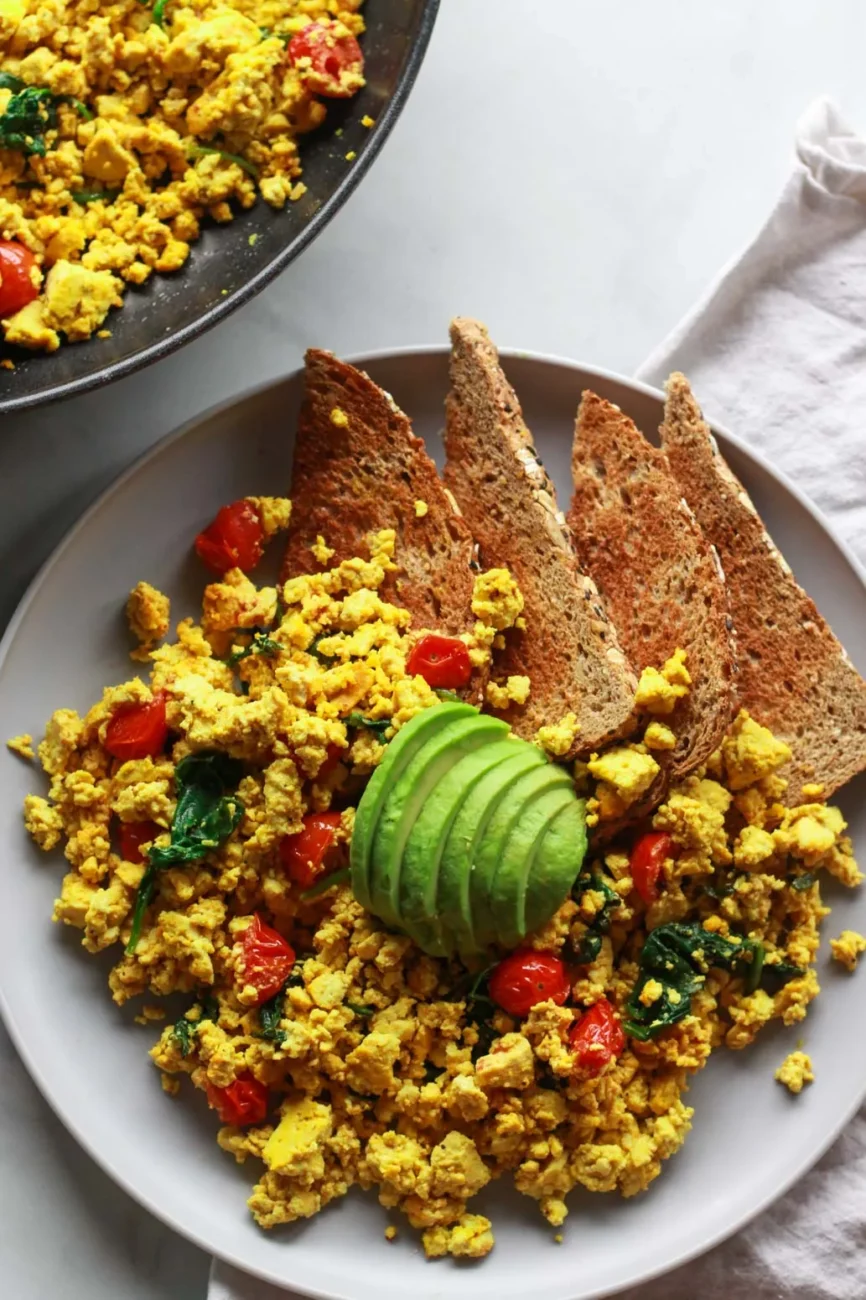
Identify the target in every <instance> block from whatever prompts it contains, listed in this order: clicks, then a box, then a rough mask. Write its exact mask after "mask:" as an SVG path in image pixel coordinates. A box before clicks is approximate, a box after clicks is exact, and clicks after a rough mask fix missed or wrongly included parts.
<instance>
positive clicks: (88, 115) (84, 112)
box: [54, 95, 94, 122]
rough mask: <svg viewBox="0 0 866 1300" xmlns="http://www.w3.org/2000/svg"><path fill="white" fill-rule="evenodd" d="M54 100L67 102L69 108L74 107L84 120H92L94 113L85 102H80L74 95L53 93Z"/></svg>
mask: <svg viewBox="0 0 866 1300" xmlns="http://www.w3.org/2000/svg"><path fill="white" fill-rule="evenodd" d="M54 102H55V103H57V104H68V105H69V107H70V108H74V109H75V111H76V113H77V114H78V116H79V117H83V118H84V120H85V122H92V121H93V118H94V114H93V112H92V111H91V109H89V108H88V107H87V105H86V104H82V102H81V100H80V99H76V98H75V96H74V95H55V96H54Z"/></svg>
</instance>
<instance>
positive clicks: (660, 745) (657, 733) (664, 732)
mask: <svg viewBox="0 0 866 1300" xmlns="http://www.w3.org/2000/svg"><path fill="white" fill-rule="evenodd" d="M643 743H644V744H645V745H646V747H647V749H658V750H671V749H676V747H677V738H676V736H675V734H674V732H672V731H671V729H670V727H666V726H665V724H664V723H663V722H651V723H650V724H649V726H648V727H647V729H646V731H645V732H644V733H643Z"/></svg>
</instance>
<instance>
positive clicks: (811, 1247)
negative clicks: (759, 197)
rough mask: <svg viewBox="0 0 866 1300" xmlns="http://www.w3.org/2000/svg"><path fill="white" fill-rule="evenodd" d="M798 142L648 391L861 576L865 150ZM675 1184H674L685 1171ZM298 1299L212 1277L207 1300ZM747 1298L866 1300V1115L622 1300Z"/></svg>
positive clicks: (823, 130)
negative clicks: (799, 1174)
mask: <svg viewBox="0 0 866 1300" xmlns="http://www.w3.org/2000/svg"><path fill="white" fill-rule="evenodd" d="M796 143H797V155H798V162H797V165H796V167H795V169H794V171H793V173H792V175H791V177H790V179H789V180H788V183H787V185H786V186H785V188H784V190H783V192H782V194H781V197H780V198H779V201H778V203H777V204H776V206H775V208H774V210H773V212H772V213H771V215H770V217H769V219H768V221H767V222H766V224H765V225H764V227H763V229H762V230H761V232H760V233H759V235H758V237H757V238H756V240H755V241H754V243H752V244H751V245H750V246H749V248H748V249H747V250H746V251H745V252H744V253H743V254H742V255H741V256H740V257H738V258H737V259H736V260H735V261H734V262H733V263H731V265H730V266H729V267H728V268H727V269H726V270H725V271H724V272H723V273H722V275H721V277H720V278H719V280H718V281H717V282H716V284H714V285H713V287H712V288H711V289H710V291H709V292H708V294H707V295H706V297H705V298H704V299H703V301H702V302H700V303H699V304H698V305H697V307H695V309H694V310H693V311H692V312H691V313H690V314H689V315H688V316H687V317H686V319H685V320H684V321H683V322H682V324H680V325H679V326H678V327H677V328H676V329H675V330H674V332H673V333H672V334H671V335H670V336H669V337H668V338H667V339H666V340H665V341H664V342H663V343H662V344H661V345H660V346H659V347H658V348H657V349H656V350H655V351H654V352H653V353H652V355H651V356H650V357H649V358H648V359H647V360H646V362H645V363H644V364H643V366H641V368H640V370H639V372H638V378H639V379H642V380H644V381H645V382H647V383H650V384H653V385H655V386H656V387H661V386H662V384H663V382H664V380H665V378H666V377H667V375H668V374H669V373H670V371H671V370H682V371H683V372H684V373H685V374H687V375H688V377H689V379H690V381H691V383H692V385H693V387H694V390H695V392H696V393H697V395H698V397H699V398H700V401H701V403H702V405H703V407H704V410H705V413H706V414H707V416H708V418H709V419H710V420H717V421H718V422H719V423H720V424H722V425H724V426H726V427H727V428H729V429H731V430H733V431H734V432H736V433H737V434H738V435H739V437H741V438H742V439H744V440H745V441H746V442H748V443H749V444H751V445H752V446H754V447H756V448H757V449H758V450H759V451H761V452H763V453H764V455H765V456H766V457H767V458H768V459H769V460H770V461H771V462H772V463H773V465H775V466H777V467H778V468H780V469H781V470H782V471H783V472H784V473H786V474H787V475H788V476H789V477H790V478H791V479H793V480H794V481H795V482H797V483H798V484H800V485H801V486H803V487H804V488H805V490H806V491H807V492H808V494H809V496H810V497H811V498H812V500H813V501H814V502H815V504H816V505H817V506H818V507H819V508H820V509H821V510H822V511H823V512H824V514H825V515H826V516H827V517H828V519H829V520H830V521H831V523H832V524H833V525H834V526H835V527H836V529H837V531H838V532H839V534H840V535H841V536H842V537H843V538H844V540H845V541H847V542H848V544H849V545H850V546H851V547H852V549H853V550H854V552H855V554H856V555H857V558H858V559H859V560H860V561H861V562H864V561H866V139H863V138H861V137H859V136H857V135H856V134H855V133H854V132H853V131H852V130H851V129H850V128H849V127H848V126H847V125H846V123H845V122H844V121H843V119H842V118H841V116H840V114H839V113H838V111H837V109H836V108H835V107H834V106H833V105H832V104H831V103H830V102H829V101H827V100H819V101H818V102H817V103H815V104H813V105H812V107H811V108H810V109H809V110H808V112H807V113H806V114H805V115H804V116H803V118H802V119H801V121H800V123H799V124H798V127H797V140H796ZM816 1086H817V1085H816ZM663 1176H664V1177H668V1178H670V1177H674V1178H675V1177H676V1160H674V1161H673V1164H672V1167H671V1168H670V1169H668V1170H666V1171H665V1173H664V1175H663ZM430 1267H431V1268H435V1267H436V1265H435V1264H431V1265H430ZM289 1294H291V1293H289V1292H286V1291H283V1290H281V1289H279V1288H277V1287H273V1286H270V1285H268V1284H267V1283H263V1282H259V1281H257V1280H256V1279H254V1278H251V1277H248V1276H247V1275H246V1274H243V1273H240V1272H238V1271H237V1270H236V1269H234V1268H230V1267H229V1266H227V1265H224V1264H221V1263H220V1262H219V1261H215V1262H214V1264H213V1267H212V1270H211V1282H210V1290H209V1293H208V1300H286V1296H287V1295H289ZM740 1296H748V1297H749V1300H863V1297H864V1296H866V1111H861V1113H860V1114H859V1115H858V1116H857V1118H856V1119H855V1120H854V1121H853V1122H852V1123H851V1124H850V1125H849V1126H848V1128H847V1129H846V1130H845V1133H844V1135H843V1136H842V1137H841V1138H840V1139H839V1141H838V1142H837V1143H836V1144H835V1146H834V1147H833V1148H832V1149H831V1150H830V1151H829V1152H828V1154H827V1155H826V1156H825V1157H824V1159H823V1160H822V1161H821V1162H820V1164H818V1165H817V1166H816V1168H815V1169H814V1170H812V1172H811V1173H810V1174H808V1175H807V1176H806V1177H805V1178H804V1179H803V1180H802V1181H801V1182H800V1183H799V1184H798V1185H797V1186H796V1187H795V1188H794V1189H793V1190H792V1191H791V1192H789V1193H788V1195H787V1196H786V1197H784V1198H783V1199H782V1200H781V1201H779V1202H778V1203H777V1204H776V1205H774V1206H773V1207H772V1208H771V1209H769V1210H767V1211H766V1212H765V1213H764V1214H763V1215H761V1216H760V1217H759V1218H758V1219H756V1220H755V1221H754V1223H752V1224H751V1225H750V1226H749V1227H747V1228H745V1229H744V1230H743V1231H742V1232H740V1233H739V1234H738V1235H737V1236H736V1237H734V1238H732V1239H731V1240H730V1241H729V1242H726V1243H725V1244H723V1245H721V1246H718V1247H716V1249H715V1250H713V1251H711V1252H710V1253H709V1254H708V1255H705V1256H703V1258H701V1259H699V1260H696V1261H694V1262H692V1263H691V1264H686V1265H684V1266H683V1267H682V1268H680V1269H678V1270H676V1271H675V1272H674V1273H671V1274H668V1275H667V1276H666V1277H665V1278H663V1279H659V1280H658V1281H656V1282H650V1283H648V1284H646V1285H645V1286H642V1287H637V1288H633V1289H632V1290H630V1291H628V1292H626V1293H623V1300H697V1298H698V1297H700V1300H732V1298H733V1297H740Z"/></svg>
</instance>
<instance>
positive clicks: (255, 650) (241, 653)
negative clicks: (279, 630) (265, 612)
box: [226, 628, 283, 668]
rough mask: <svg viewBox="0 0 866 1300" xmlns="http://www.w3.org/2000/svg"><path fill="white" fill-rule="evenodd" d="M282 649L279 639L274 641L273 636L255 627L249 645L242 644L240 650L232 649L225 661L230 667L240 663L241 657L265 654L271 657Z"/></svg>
mask: <svg viewBox="0 0 866 1300" xmlns="http://www.w3.org/2000/svg"><path fill="white" fill-rule="evenodd" d="M282 649H283V647H282V646H281V645H280V643H279V641H275V640H274V639H273V637H270V636H268V634H267V632H263V631H261V630H260V629H259V628H256V629H255V631H254V632H253V639H252V641H250V643H249V645H245V646H242V647H241V649H240V650H234V651H232V653H231V654H230V655H229V657H228V659H227V660H226V663H227V664H228V666H229V667H230V668H232V667H233V666H234V665H235V664H237V663H240V661H241V660H242V659H246V658H247V657H248V656H249V655H267V656H268V657H269V658H273V656H274V655H278V654H279V653H280V651H281V650H282Z"/></svg>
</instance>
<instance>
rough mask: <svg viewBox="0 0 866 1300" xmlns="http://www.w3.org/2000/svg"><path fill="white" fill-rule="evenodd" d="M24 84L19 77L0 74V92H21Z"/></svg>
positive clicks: (8, 73) (4, 73)
mask: <svg viewBox="0 0 866 1300" xmlns="http://www.w3.org/2000/svg"><path fill="white" fill-rule="evenodd" d="M26 84H27V83H26V82H25V81H22V80H21V78H20V77H14V76H13V75H12V73H11V72H0V90H11V91H13V93H14V92H16V91H19V90H23V89H24V87H25V85H26Z"/></svg>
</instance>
